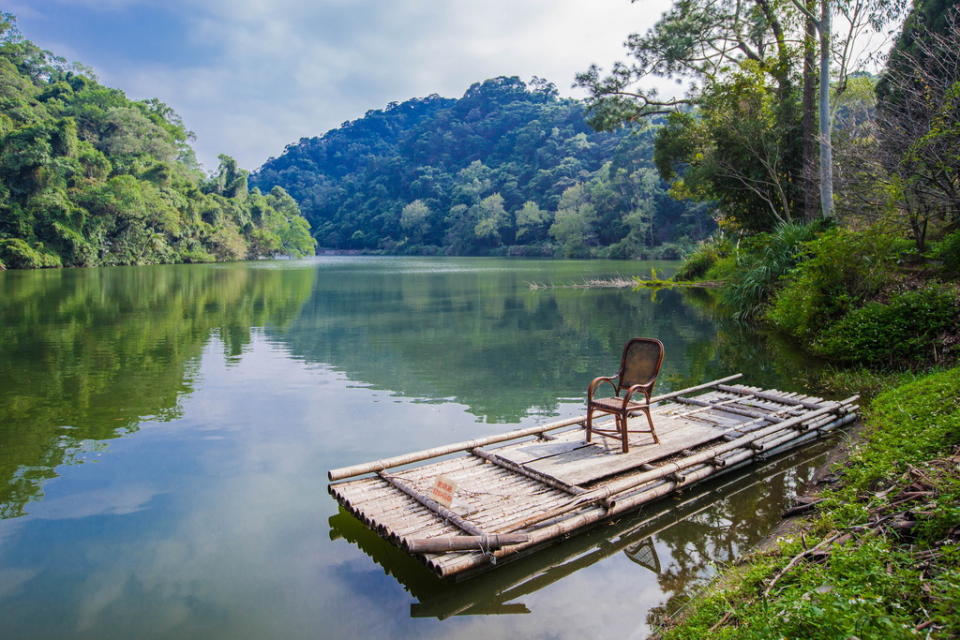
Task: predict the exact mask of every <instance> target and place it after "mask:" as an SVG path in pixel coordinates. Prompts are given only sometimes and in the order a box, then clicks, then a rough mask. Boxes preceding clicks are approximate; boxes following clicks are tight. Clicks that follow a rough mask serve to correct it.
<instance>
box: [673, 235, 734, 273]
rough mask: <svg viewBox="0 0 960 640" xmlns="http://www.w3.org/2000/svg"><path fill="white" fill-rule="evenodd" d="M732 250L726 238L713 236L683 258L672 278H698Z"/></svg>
mask: <svg viewBox="0 0 960 640" xmlns="http://www.w3.org/2000/svg"><path fill="white" fill-rule="evenodd" d="M732 251H733V245H732V244H731V242H730V241H729V240H727V239H726V238H722V237H719V236H715V237H713V238H710V239H709V240H704V241H703V242H701V243H699V244H698V245H697V246H696V247H695V248H694V250H693V251H692V252H691V253H690V254H688V255H687V256H686V257H685V258H684V259H683V264H681V265H680V269H678V270H677V273H676V274H675V275H674V276H673V279H674V280H700V279H702V278H703V277H704V276H705V275H706V274H707V272H708V271H710V269H711V268H712V267H713V266H714V265H716V264H717V262H718V261H719V260H721V259H722V258H724V257H725V256H729V255H730V254H731V252H732Z"/></svg>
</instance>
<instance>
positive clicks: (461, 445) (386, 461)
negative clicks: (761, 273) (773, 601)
mask: <svg viewBox="0 0 960 640" xmlns="http://www.w3.org/2000/svg"><path fill="white" fill-rule="evenodd" d="M742 376H743V374H742V373H736V374H734V375H732V376H727V377H725V378H718V379H716V380H711V381H710V382H705V383H704V384H701V385H697V386H695V387H687V388H686V389H680V390H678V391H673V392H671V393H665V394H662V395H659V396H654V397H653V398H651V399H650V403H651V404H653V403H654V402H662V401H664V400H669V399H670V398H675V397H677V396H681V395H685V394H688V393H692V392H693V391H698V390H700V389H708V388H710V387H715V386H717V385H718V384H721V383H724V382H730V381H731V380H736V379H737V378H740V377H742ZM585 418H586V416H579V417H577V418H567V419H565V420H558V421H557V422H551V423H549V424H545V425H540V426H537V427H529V428H527V429H517V430H515V431H508V432H507V433H501V434H499V435H495V436H487V437H485V438H476V439H474V440H466V441H464V442H455V443H453V444H448V445H443V446H440V447H434V448H432V449H424V450H422V451H414V452H412V453H405V454H403V455H399V456H393V457H391V458H382V459H380V460H374V461H373V462H364V463H361V464H355V465H353V466H350V467H341V468H339V469H331V470H330V471H328V472H327V478H328V479H329V480H331V481H333V480H343V479H344V478H350V477H352V476H359V475H363V474H365V473H371V472H379V471H384V470H386V469H390V468H392V467H400V466H403V465H406V464H412V463H414V462H420V461H423V460H428V459H430V458H439V457H440V456H445V455H448V454H451V453H457V452H459V451H466V450H467V449H473V448H476V447H483V446H486V445H489V444H495V443H497V442H506V441H508V440H516V439H517V438H524V437H527V436H532V435H537V434H541V433H544V432H546V431H554V430H556V429H561V428H563V427H568V426H570V425H573V424H579V423H582V422H583V420H584V419H585Z"/></svg>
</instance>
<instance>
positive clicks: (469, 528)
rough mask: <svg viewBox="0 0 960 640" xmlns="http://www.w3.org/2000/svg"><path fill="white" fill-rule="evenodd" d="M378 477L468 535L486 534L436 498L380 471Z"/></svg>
mask: <svg viewBox="0 0 960 640" xmlns="http://www.w3.org/2000/svg"><path fill="white" fill-rule="evenodd" d="M380 477H381V478H383V479H384V480H385V481H387V482H388V483H390V484H391V485H392V486H394V487H396V488H397V489H399V490H400V491H402V492H404V493H405V494H407V495H408V496H410V497H411V498H413V499H414V500H416V501H417V502H419V503H420V504H422V505H423V506H425V507H426V508H427V509H430V510H431V511H433V512H435V513H436V514H437V515H438V516H440V517H441V518H443V519H444V520H446V521H447V522H449V523H450V524H454V525H456V526H458V527H460V528H461V529H463V530H464V531H466V532H467V533H469V534H470V535H473V536H485V535H487V533H486V532H485V531H482V530H481V529H480V528H479V527H476V526H474V525H472V524H470V523H469V522H467V521H466V520H464V519H463V518H461V517H460V514H458V513H456V512H455V511H452V510H450V509H447V508H446V507H445V506H443V505H442V504H440V503H439V502H437V501H436V500H433V499H432V498H429V497H428V496H425V495H423V494H422V493H420V492H419V491H417V490H416V489H414V488H413V487H408V486H407V485H405V484H403V483H402V482H399V481H398V480H397V479H395V478H393V477H391V476H388V475H386V474H385V473H382V472H381V473H380Z"/></svg>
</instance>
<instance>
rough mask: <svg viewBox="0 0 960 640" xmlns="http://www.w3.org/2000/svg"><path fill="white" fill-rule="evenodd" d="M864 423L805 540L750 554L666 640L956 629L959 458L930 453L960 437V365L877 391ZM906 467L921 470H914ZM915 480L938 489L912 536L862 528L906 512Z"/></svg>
mask: <svg viewBox="0 0 960 640" xmlns="http://www.w3.org/2000/svg"><path fill="white" fill-rule="evenodd" d="M867 423H868V426H867V428H866V429H865V430H864V439H863V443H862V444H861V445H860V446H859V447H858V448H857V449H856V450H855V451H854V452H853V454H852V455H851V458H850V460H848V461H847V462H845V464H844V466H843V469H842V473H843V484H842V485H841V486H840V488H839V489H837V490H833V491H828V492H826V493H825V495H824V498H825V500H824V501H823V502H822V503H821V504H820V505H818V510H819V512H820V515H819V517H818V518H817V519H816V520H815V521H814V522H813V523H812V524H810V525H807V526H806V527H805V530H804V532H803V536H800V537H794V538H787V539H784V540H782V541H781V542H780V546H779V549H776V550H774V551H773V552H772V554H766V555H755V556H753V557H752V558H750V560H749V561H748V563H747V565H746V566H743V567H740V568H738V570H737V573H736V575H728V576H727V579H726V580H725V581H724V583H723V584H722V586H718V587H716V588H714V589H713V590H712V591H711V592H710V593H708V594H705V595H704V596H702V597H701V598H699V599H698V600H697V601H695V604H694V606H693V607H691V610H690V612H689V614H688V615H687V616H686V617H685V619H684V620H683V622H682V623H681V624H679V625H678V626H676V627H673V628H671V629H667V630H665V631H664V632H663V633H662V635H661V637H662V638H664V640H678V639H681V638H682V639H690V640H693V639H694V638H696V639H699V638H731V639H732V638H737V639H738V640H740V639H743V638H746V639H760V638H763V639H774V638H814V637H816V638H850V637H857V638H862V639H864V640H866V639H877V640H881V639H886V638H900V637H903V638H910V637H917V635H918V634H917V633H916V632H915V631H914V629H915V628H916V627H917V626H919V625H921V624H926V623H928V622H932V623H933V624H934V627H932V628H931V629H933V630H935V631H934V635H931V636H930V637H943V638H948V637H956V636H957V635H958V633H960V623H958V619H957V616H956V607H957V605H958V604H960V547H958V545H957V544H956V542H955V541H952V540H951V539H950V537H949V532H950V531H951V530H955V528H956V527H957V526H958V525H960V512H958V510H957V506H956V505H957V504H958V500H960V477H958V476H957V474H956V466H955V459H953V460H951V459H949V458H948V459H947V460H944V461H942V462H939V463H937V462H935V461H932V460H933V459H934V458H939V457H943V456H949V455H950V454H951V453H953V452H954V451H955V447H956V446H957V445H958V444H960V368H955V369H950V370H946V371H941V372H937V373H933V374H930V375H927V376H924V377H922V378H919V379H916V380H914V381H912V382H909V383H906V384H903V385H902V386H899V387H895V388H892V389H889V390H887V391H885V392H883V393H881V394H880V395H878V396H877V397H876V398H875V399H874V400H873V401H872V402H871V403H870V407H869V409H868V411H867ZM910 469H914V470H915V473H913V474H910V475H906V474H905V472H907V471H909V470H910ZM917 479H922V481H923V482H924V484H925V485H927V486H926V487H925V488H928V489H929V490H930V493H929V494H928V495H927V496H925V497H923V498H922V500H923V501H924V503H925V504H924V506H923V507H922V508H921V509H917V510H916V511H914V512H913V513H914V515H913V516H912V517H914V518H916V519H917V520H918V521H919V523H918V525H917V526H916V527H914V528H913V529H911V530H910V532H909V533H906V534H898V533H895V532H893V531H891V530H888V529H886V528H885V527H881V528H880V530H879V531H878V532H876V533H873V532H870V533H866V534H857V533H856V532H858V531H860V530H863V529H866V528H867V527H868V526H869V525H871V524H872V523H873V522H875V514H876V513H882V514H892V513H895V512H896V511H902V510H904V509H910V508H911V507H912V506H913V505H911V504H905V503H903V502H902V498H901V496H902V495H903V494H902V493H901V492H902V491H905V490H907V491H909V490H910V489H909V486H910V484H911V483H913V482H915V481H916V480H917ZM881 486H882V487H884V490H882V491H878V488H879V487H881ZM897 499H900V500H901V502H900V503H899V505H896V506H895V505H894V502H893V501H894V500H897ZM913 504H916V503H913ZM885 519H886V518H884V520H885ZM881 522H882V520H881ZM842 531H850V532H852V533H854V536H855V537H854V538H853V540H850V541H848V542H846V543H843V544H835V545H830V546H827V547H826V550H827V551H828V555H827V556H826V558H825V560H824V561H823V562H809V561H806V562H799V563H795V566H792V567H791V568H789V570H787V571H786V573H784V575H783V576H781V578H780V579H779V581H778V583H777V585H776V587H775V588H774V589H773V590H772V592H771V593H770V595H769V596H762V597H761V596H760V595H759V594H760V593H762V592H763V591H764V590H765V589H766V588H767V586H768V585H769V583H770V581H771V579H772V577H773V576H774V575H776V574H777V573H778V572H779V571H780V570H781V569H785V568H786V567H787V564H788V563H789V561H790V560H791V559H792V558H794V557H796V556H797V555H798V554H800V553H801V552H802V551H804V550H805V549H809V548H810V547H811V546H812V545H814V544H817V543H819V542H821V541H823V540H824V538H825V537H826V535H827V534H829V533H831V532H842ZM918 554H919V555H918ZM923 555H926V559H923V560H921V559H920V557H919V556H923Z"/></svg>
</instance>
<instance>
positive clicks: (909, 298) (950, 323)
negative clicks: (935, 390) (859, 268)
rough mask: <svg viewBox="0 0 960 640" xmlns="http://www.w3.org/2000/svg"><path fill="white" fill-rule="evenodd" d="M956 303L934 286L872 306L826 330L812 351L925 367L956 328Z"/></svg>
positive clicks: (948, 289) (847, 358)
mask: <svg viewBox="0 0 960 640" xmlns="http://www.w3.org/2000/svg"><path fill="white" fill-rule="evenodd" d="M956 298H957V292H956V290H954V289H953V288H952V287H947V286H943V285H930V286H927V287H926V288H924V289H919V290H917V291H908V292H906V293H901V294H898V295H896V296H894V297H893V298H891V299H890V302H888V303H880V302H868V303H867V304H866V305H864V306H862V307H860V308H858V309H853V310H852V311H850V312H848V313H847V314H846V315H845V316H843V317H842V318H841V319H840V320H839V321H837V322H836V323H834V324H833V325H831V326H829V327H827V329H826V330H825V331H824V332H823V333H821V334H820V337H819V338H817V340H816V341H815V342H814V344H813V348H814V350H815V351H816V352H818V353H820V354H821V355H824V356H827V357H829V358H834V359H837V360H842V361H845V362H862V363H865V364H869V365H895V364H897V363H898V362H903V361H917V362H923V361H925V360H928V359H930V358H931V356H933V355H935V354H936V353H937V343H938V342H939V341H940V338H941V336H942V335H943V334H944V332H947V331H949V330H950V329H951V328H952V327H954V326H955V325H956V319H957V311H958V309H957V302H956ZM934 359H937V358H934Z"/></svg>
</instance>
